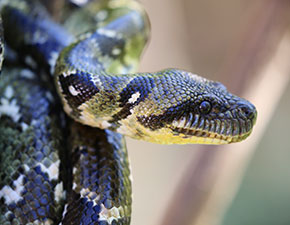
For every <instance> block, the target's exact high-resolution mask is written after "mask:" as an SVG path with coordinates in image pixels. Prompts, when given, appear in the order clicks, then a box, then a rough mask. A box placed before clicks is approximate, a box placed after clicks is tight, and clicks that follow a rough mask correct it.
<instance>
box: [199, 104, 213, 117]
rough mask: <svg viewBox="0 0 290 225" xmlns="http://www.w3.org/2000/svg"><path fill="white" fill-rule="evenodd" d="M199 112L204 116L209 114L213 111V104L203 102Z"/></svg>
mask: <svg viewBox="0 0 290 225" xmlns="http://www.w3.org/2000/svg"><path fill="white" fill-rule="evenodd" d="M199 111H200V113H202V114H208V113H209V112H210V111H211V104H210V103H209V102H208V101H203V102H201V103H200V105H199Z"/></svg>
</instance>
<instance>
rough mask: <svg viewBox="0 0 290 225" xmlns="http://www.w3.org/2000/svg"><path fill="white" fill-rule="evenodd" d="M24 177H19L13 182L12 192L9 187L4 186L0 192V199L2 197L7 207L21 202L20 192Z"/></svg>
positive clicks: (22, 188)
mask: <svg viewBox="0 0 290 225" xmlns="http://www.w3.org/2000/svg"><path fill="white" fill-rule="evenodd" d="M23 180H24V175H22V174H21V175H20V176H19V177H18V178H17V180H15V181H13V185H14V186H15V189H14V190H13V189H12V188H11V187H10V186H7V185H5V186H4V187H3V188H2V189H1V190H0V198H2V197H4V199H5V203H6V204H7V205H9V204H11V203H17V202H18V201H20V200H22V199H23V197H22V196H21V192H22V191H23V190H24V185H23Z"/></svg>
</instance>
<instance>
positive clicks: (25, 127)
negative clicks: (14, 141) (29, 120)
mask: <svg viewBox="0 0 290 225" xmlns="http://www.w3.org/2000/svg"><path fill="white" fill-rule="evenodd" d="M21 127H22V131H26V130H27V128H28V125H27V124H26V123H24V122H22V123H21Z"/></svg>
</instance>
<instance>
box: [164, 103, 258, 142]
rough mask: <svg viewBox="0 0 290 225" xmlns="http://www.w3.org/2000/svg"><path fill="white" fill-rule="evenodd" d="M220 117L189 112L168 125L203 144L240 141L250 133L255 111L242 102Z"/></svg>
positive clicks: (254, 119) (249, 104) (183, 135)
mask: <svg viewBox="0 0 290 225" xmlns="http://www.w3.org/2000/svg"><path fill="white" fill-rule="evenodd" d="M243 101H245V100H243ZM245 102H247V101H245ZM220 117H221V118H218V119H211V120H210V119H207V118H206V117H205V116H203V115H200V114H195V115H194V114H193V113H189V114H188V115H186V116H182V117H181V118H180V119H175V120H174V121H173V122H172V124H171V125H170V126H169V127H170V129H171V130H172V132H174V133H176V135H181V137H182V138H185V139H191V138H193V139H194V140H198V141H197V142H201V143H205V144H228V143H234V142H240V141H242V140H244V139H246V138H247V137H248V136H249V135H250V134H251V132H252V129H253V126H254V124H255V122H256V118H257V111H256V109H255V107H254V106H253V105H252V104H251V103H249V102H247V105H244V104H243V105H242V107H240V108H237V109H235V110H233V111H227V112H225V113H223V114H221V115H220ZM199 139H200V140H199Z"/></svg>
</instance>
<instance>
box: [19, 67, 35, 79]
mask: <svg viewBox="0 0 290 225" xmlns="http://www.w3.org/2000/svg"><path fill="white" fill-rule="evenodd" d="M20 75H21V77H24V78H29V79H31V78H33V77H34V76H35V75H34V73H33V72H32V71H31V70H27V69H23V70H21V72H20Z"/></svg>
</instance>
